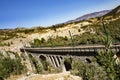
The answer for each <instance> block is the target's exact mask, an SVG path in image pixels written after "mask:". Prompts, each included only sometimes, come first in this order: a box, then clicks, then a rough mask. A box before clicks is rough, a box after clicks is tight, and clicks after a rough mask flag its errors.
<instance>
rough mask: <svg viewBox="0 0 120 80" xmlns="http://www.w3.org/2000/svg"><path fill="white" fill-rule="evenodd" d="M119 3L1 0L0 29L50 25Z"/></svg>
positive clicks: (110, 0)
mask: <svg viewBox="0 0 120 80" xmlns="http://www.w3.org/2000/svg"><path fill="white" fill-rule="evenodd" d="M118 5H120V0H0V29H5V28H16V27H34V26H50V25H53V24H57V23H62V22H65V21H68V20H71V19H75V18H77V17H80V16H82V15H84V14H88V13H91V12H96V11H101V10H108V9H113V8H115V7H116V6H118Z"/></svg>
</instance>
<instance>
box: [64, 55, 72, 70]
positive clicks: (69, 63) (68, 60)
mask: <svg viewBox="0 0 120 80" xmlns="http://www.w3.org/2000/svg"><path fill="white" fill-rule="evenodd" d="M64 66H65V69H66V71H69V70H71V69H72V58H71V57H70V58H66V59H65V60H64Z"/></svg>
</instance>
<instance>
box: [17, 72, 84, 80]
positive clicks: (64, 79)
mask: <svg viewBox="0 0 120 80" xmlns="http://www.w3.org/2000/svg"><path fill="white" fill-rule="evenodd" d="M18 80H82V79H81V77H78V76H73V75H71V74H70V72H62V73H57V74H46V75H41V74H32V75H30V76H28V77H24V78H21V79H18Z"/></svg>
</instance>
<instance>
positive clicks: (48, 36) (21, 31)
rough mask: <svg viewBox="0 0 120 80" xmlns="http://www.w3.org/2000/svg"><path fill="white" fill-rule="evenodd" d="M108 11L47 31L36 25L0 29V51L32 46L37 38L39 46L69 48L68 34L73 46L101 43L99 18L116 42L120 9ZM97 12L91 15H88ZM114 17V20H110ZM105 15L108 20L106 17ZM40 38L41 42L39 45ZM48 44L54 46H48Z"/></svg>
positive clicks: (102, 34)
mask: <svg viewBox="0 0 120 80" xmlns="http://www.w3.org/2000/svg"><path fill="white" fill-rule="evenodd" d="M108 12H109V10H107V11H103V12H100V14H102V13H103V14H105V13H107V14H105V15H103V16H101V17H97V18H90V19H88V20H82V21H75V22H71V23H67V24H66V23H62V24H59V25H53V26H51V27H47V28H44V27H40V26H38V27H34V28H30V29H27V28H16V29H5V30H0V49H7V50H14V48H15V49H16V48H17V50H19V48H20V47H23V45H27V46H30V45H32V46H35V44H34V40H35V39H39V43H40V44H41V46H52V45H54V46H62V45H64V46H69V45H71V40H70V37H71V36H70V34H71V35H72V36H73V39H74V45H83V44H102V42H101V39H99V38H102V37H103V38H104V36H105V35H104V31H103V28H102V25H101V19H102V17H104V18H105V19H104V20H105V21H107V24H106V26H107V29H108V30H109V31H110V35H111V36H112V38H113V42H115V43H118V42H119V41H120V39H119V37H120V36H119V32H120V28H119V27H120V26H119V23H120V6H118V7H117V8H115V9H113V10H111V11H110V12H109V13H108ZM97 13H99V12H97ZM97 13H96V12H95V13H92V14H97ZM115 14H117V15H116V17H113V16H114V15H115ZM89 16H90V15H89ZM99 16H100V15H99ZM109 16H112V17H111V18H108V17H109ZM91 17H92V16H91ZM77 19H80V18H77ZM77 19H76V20H77ZM108 26H110V27H108ZM96 36H97V37H96ZM41 39H42V40H43V41H42V43H41ZM52 41H53V42H54V43H51V42H52ZM64 43H66V44H64ZM16 46H17V47H16Z"/></svg>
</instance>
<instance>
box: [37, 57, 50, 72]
mask: <svg viewBox="0 0 120 80" xmlns="http://www.w3.org/2000/svg"><path fill="white" fill-rule="evenodd" d="M39 59H40V61H41V63H42V66H43V68H44V70H48V60H47V57H46V56H45V55H40V56H39Z"/></svg>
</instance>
